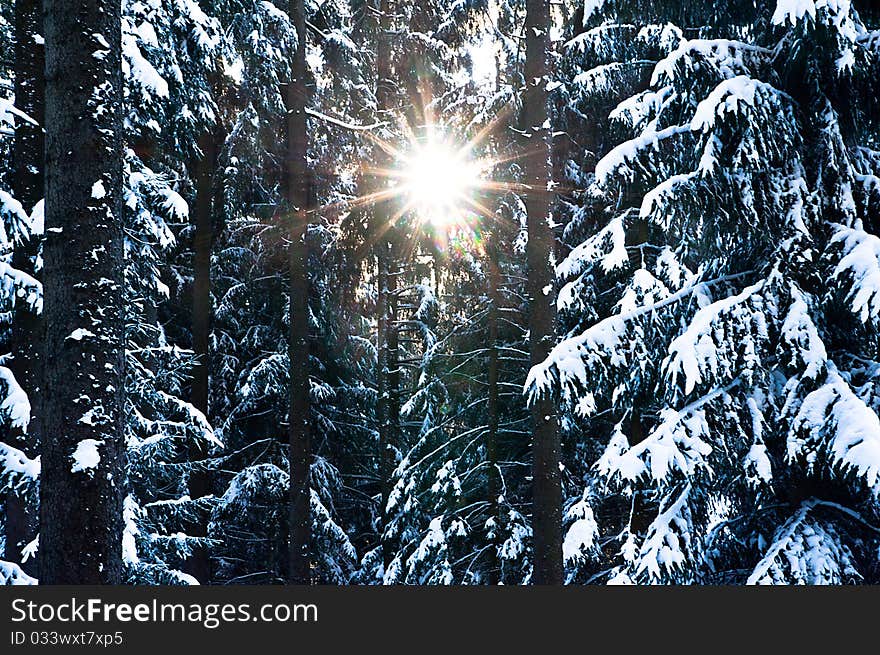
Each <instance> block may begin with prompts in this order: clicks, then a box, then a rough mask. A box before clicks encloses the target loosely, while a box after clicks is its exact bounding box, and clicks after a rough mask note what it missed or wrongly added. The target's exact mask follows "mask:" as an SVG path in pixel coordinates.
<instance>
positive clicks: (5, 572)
mask: <svg viewBox="0 0 880 655" xmlns="http://www.w3.org/2000/svg"><path fill="white" fill-rule="evenodd" d="M35 584H37V579H36V578H32V577H31V576H29V575H28V574H27V573H25V572H24V571H22V569H21V567H20V566H19V565H18V564H16V563H15V562H5V561H3V560H0V586H2V585H35Z"/></svg>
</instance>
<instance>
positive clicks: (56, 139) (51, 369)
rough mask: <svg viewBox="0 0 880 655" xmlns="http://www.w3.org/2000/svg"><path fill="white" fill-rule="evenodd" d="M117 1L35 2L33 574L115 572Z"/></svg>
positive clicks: (96, 576)
mask: <svg viewBox="0 0 880 655" xmlns="http://www.w3.org/2000/svg"><path fill="white" fill-rule="evenodd" d="M120 7H121V5H120V3H119V2H118V0H80V1H79V2H76V3H70V2H67V1H65V0H46V2H45V32H46V34H45V39H46V242H45V252H44V259H45V270H44V279H45V309H44V320H45V323H46V342H45V351H44V357H45V359H44V361H43V373H44V383H43V385H42V392H43V393H42V395H41V404H40V410H39V411H41V412H42V417H43V431H44V434H47V435H52V438H51V439H44V440H43V444H42V474H41V480H40V581H41V582H43V583H44V584H116V583H119V582H120V581H121V577H122V559H121V553H122V549H121V533H122V530H121V528H122V492H123V488H124V486H125V480H124V466H123V465H124V458H125V440H124V437H123V383H124V368H123V367H124V349H123V319H122V310H123V290H122V264H123V245H122V210H123V204H122V203H123V198H122V168H123V165H122V138H121V132H122V131H121V127H122V121H121V118H122V111H121V109H122V107H121V98H122V67H121V63H120V31H121V25H120Z"/></svg>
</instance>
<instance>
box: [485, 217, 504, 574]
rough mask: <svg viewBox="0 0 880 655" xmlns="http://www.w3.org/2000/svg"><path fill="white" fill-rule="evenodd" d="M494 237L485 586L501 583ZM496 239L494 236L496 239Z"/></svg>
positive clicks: (491, 252) (493, 250)
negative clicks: (490, 524) (490, 530)
mask: <svg viewBox="0 0 880 655" xmlns="http://www.w3.org/2000/svg"><path fill="white" fill-rule="evenodd" d="M493 236H494V235H490V239H489V242H488V243H487V250H488V253H487V254H488V262H487V264H488V273H489V275H488V285H489V313H488V316H487V323H488V325H487V326H486V327H487V328H488V333H489V335H488V336H489V362H488V379H487V382H488V385H489V388H488V399H487V400H488V402H487V407H486V409H487V413H488V417H487V420H488V432H487V434H486V459H487V461H488V464H489V472H488V484H487V485H486V492H487V493H486V495H487V500H488V502H489V508H490V516H492V517H493V518H494V519H495V529H494V534H495V538H494V540H493V543H492V562H491V564H490V567H489V584H498V582H500V581H501V559H500V558H499V557H498V554H499V550H500V548H501V540H500V539H499V536H500V535H499V530H500V528H501V524H500V518H501V506H500V503H499V502H498V497H499V496H500V495H501V469H500V468H499V465H498V423H499V420H498V413H499V407H498V381H499V370H498V306H499V304H500V299H501V296H500V294H499V291H498V287H499V283H500V280H499V277H500V276H499V271H498V248H497V245H496V244H495V243H493V242H492V238H493ZM496 238H497V237H496Z"/></svg>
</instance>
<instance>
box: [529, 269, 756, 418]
mask: <svg viewBox="0 0 880 655" xmlns="http://www.w3.org/2000/svg"><path fill="white" fill-rule="evenodd" d="M751 273H752V271H745V272H743V273H737V274H734V275H726V276H723V277H719V278H716V279H713V280H708V281H706V282H693V283H691V284H688V285H687V286H686V287H684V288H683V289H681V290H680V291H677V292H676V293H673V294H672V295H670V296H669V297H667V298H665V299H663V300H660V301H659V302H655V303H647V304H645V305H642V306H640V307H637V308H635V309H633V310H631V311H628V312H626V313H623V314H615V315H613V316H609V317H608V318H605V319H603V320H601V321H599V322H598V323H596V324H595V325H592V326H591V327H589V328H587V329H586V330H585V331H584V332H582V333H581V334H579V335H577V336H574V337H569V338H568V339H564V340H563V341H561V342H560V343H558V344H557V345H556V346H555V347H554V348H553V350H551V351H550V354H549V355H548V356H547V359H545V360H544V361H543V362H541V363H540V364H536V365H535V366H533V367H532V369H531V370H530V371H529V374H528V376H527V378H526V382H525V385H524V389H525V393H526V394H527V395H528V398H529V402H533V401H534V400H535V399H536V398H538V397H540V396H542V395H544V394H547V393H550V392H551V390H553V389H554V388H557V389H560V390H561V391H563V392H569V391H571V392H575V391H577V389H578V388H579V387H583V386H585V385H586V383H587V381H588V378H589V376H590V372H591V371H592V370H594V369H595V370H598V369H600V368H603V367H605V366H606V364H605V362H610V365H611V366H612V367H623V366H626V365H627V364H628V361H627V358H626V353H627V352H628V350H627V348H626V347H624V346H625V344H624V341H625V340H627V335H628V334H629V326H630V325H631V324H632V323H633V322H634V321H637V320H638V319H641V318H643V317H645V316H648V315H651V314H653V313H654V312H657V311H659V310H661V309H664V308H666V307H669V306H671V305H674V304H675V303H678V302H681V301H683V300H687V299H689V298H691V297H692V296H693V295H694V294H695V293H697V292H699V291H702V290H704V289H705V288H706V287H708V286H713V285H717V284H723V283H725V282H729V281H731V280H734V279H737V278H741V277H744V276H746V275H750V274H751ZM710 306H711V305H710Z"/></svg>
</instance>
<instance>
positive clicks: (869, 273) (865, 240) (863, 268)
mask: <svg viewBox="0 0 880 655" xmlns="http://www.w3.org/2000/svg"><path fill="white" fill-rule="evenodd" d="M831 243H832V244H840V245H841V247H842V249H843V252H842V255H843V256H842V258H841V259H840V261H839V262H838V263H837V267H836V268H835V269H834V279H835V280H837V281H839V282H845V283H848V284H849V290H848V291H847V293H846V299H847V301H848V302H849V303H850V308H851V309H852V311H853V313H854V314H856V316H858V317H859V318H860V319H861V321H862V323H868V322H869V321H870V322H872V323H874V324H876V323H878V322H880V238H878V237H877V236H875V235H873V234H869V233H868V232H865V231H864V230H861V229H854V228H848V227H844V226H842V225H841V226H838V229H837V231H836V232H835V234H834V236H833V237H832V238H831Z"/></svg>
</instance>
